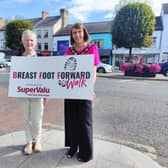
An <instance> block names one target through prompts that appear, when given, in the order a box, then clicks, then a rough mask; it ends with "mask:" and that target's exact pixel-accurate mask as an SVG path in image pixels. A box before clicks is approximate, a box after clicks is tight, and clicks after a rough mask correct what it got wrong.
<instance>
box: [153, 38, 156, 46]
mask: <svg viewBox="0 0 168 168" xmlns="http://www.w3.org/2000/svg"><path fill="white" fill-rule="evenodd" d="M152 47H154V48H155V47H156V37H153V42H152Z"/></svg>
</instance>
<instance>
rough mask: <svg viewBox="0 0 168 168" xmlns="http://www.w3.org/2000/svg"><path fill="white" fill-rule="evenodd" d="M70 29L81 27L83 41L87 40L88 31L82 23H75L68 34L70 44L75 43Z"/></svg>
mask: <svg viewBox="0 0 168 168" xmlns="http://www.w3.org/2000/svg"><path fill="white" fill-rule="evenodd" d="M72 29H83V33H84V41H85V42H86V41H88V40H89V33H88V31H87V28H86V27H85V26H84V25H83V24H82V23H75V24H74V25H73V26H72V28H71V36H70V42H71V45H73V44H74V43H75V41H74V39H73V37H72Z"/></svg>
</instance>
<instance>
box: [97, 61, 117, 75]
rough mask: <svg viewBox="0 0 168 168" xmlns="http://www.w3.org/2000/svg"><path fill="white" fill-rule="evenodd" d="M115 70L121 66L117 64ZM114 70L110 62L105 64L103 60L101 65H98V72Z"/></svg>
mask: <svg viewBox="0 0 168 168" xmlns="http://www.w3.org/2000/svg"><path fill="white" fill-rule="evenodd" d="M115 70H119V67H117V66H115ZM112 71H113V67H112V65H110V64H105V63H102V62H101V63H100V64H99V65H97V72H98V73H107V72H112Z"/></svg>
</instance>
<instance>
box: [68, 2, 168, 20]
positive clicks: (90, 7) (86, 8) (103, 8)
mask: <svg viewBox="0 0 168 168" xmlns="http://www.w3.org/2000/svg"><path fill="white" fill-rule="evenodd" d="M145 1H146V0H141V2H145ZM147 1H148V2H149V5H151V7H152V9H153V11H154V13H155V15H160V10H161V5H162V3H168V0H147ZM69 3H70V4H71V7H70V8H69V9H68V10H69V12H70V13H71V14H72V16H73V17H75V18H77V19H79V20H80V21H82V22H84V21H87V18H88V16H89V15H91V13H92V12H95V11H96V12H106V13H107V12H108V14H106V15H105V16H104V18H110V17H113V13H112V12H113V11H114V8H115V6H116V4H118V3H119V0H106V1H105V0H104V1H103V0H83V1H82V0H71V1H69Z"/></svg>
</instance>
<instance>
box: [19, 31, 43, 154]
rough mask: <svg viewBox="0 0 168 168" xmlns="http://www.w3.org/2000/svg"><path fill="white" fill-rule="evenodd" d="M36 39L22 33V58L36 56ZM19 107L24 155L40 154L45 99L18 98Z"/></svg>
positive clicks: (28, 33) (25, 32)
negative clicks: (24, 143)
mask: <svg viewBox="0 0 168 168" xmlns="http://www.w3.org/2000/svg"><path fill="white" fill-rule="evenodd" d="M36 43H37V38H36V34H35V33H34V32H33V31H32V30H25V31H24V32H23V33H22V44H23V46H24V49H25V51H24V53H23V54H22V55H23V56H26V57H32V56H36V55H37V54H36V51H35V47H36ZM18 103H19V106H20V109H21V112H22V114H23V120H24V128H25V136H26V142H27V144H26V145H25V148H24V154H26V155H30V154H32V153H33V151H34V152H40V151H41V150H42V146H41V132H42V116H43V110H44V106H45V105H46V99H43V98H19V102H18Z"/></svg>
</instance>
